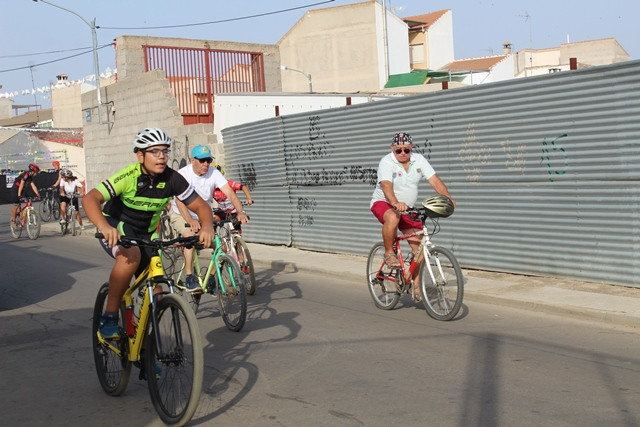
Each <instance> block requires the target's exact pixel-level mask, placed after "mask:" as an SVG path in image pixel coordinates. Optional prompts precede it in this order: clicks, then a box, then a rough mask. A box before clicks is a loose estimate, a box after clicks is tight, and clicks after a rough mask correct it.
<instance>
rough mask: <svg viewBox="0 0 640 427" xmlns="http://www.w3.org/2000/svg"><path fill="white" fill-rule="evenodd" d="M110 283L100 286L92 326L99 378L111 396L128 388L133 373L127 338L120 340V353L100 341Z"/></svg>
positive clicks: (121, 323) (122, 318)
mask: <svg viewBox="0 0 640 427" xmlns="http://www.w3.org/2000/svg"><path fill="white" fill-rule="evenodd" d="M108 292H109V284H108V283H105V284H104V285H102V286H101V287H100V290H99V291H98V296H97V297H96V303H95V305H94V307H93V327H92V328H91V333H92V342H93V359H94V361H95V364H96V373H97V374H98V380H99V381H100V385H101V386H102V389H103V390H104V392H105V393H107V394H108V395H110V396H120V395H121V394H122V393H123V392H124V390H125V389H126V388H127V384H128V383H129V376H130V375H131V362H129V360H128V357H127V355H128V351H127V340H126V338H123V339H121V340H120V341H119V344H120V352H121V354H120V355H117V354H116V353H114V352H113V351H112V350H111V349H110V348H108V347H106V346H104V345H102V344H101V343H100V341H98V329H100V317H102V313H103V312H104V309H105V307H106V305H107V293H108ZM124 318H125V317H124V313H122V312H121V313H120V329H121V331H120V335H121V336H122V337H125V334H124V327H123V322H124Z"/></svg>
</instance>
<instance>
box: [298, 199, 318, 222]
mask: <svg viewBox="0 0 640 427" xmlns="http://www.w3.org/2000/svg"><path fill="white" fill-rule="evenodd" d="M316 206H318V202H317V201H316V199H315V198H311V197H298V205H297V209H298V225H299V226H300V227H308V226H311V225H313V212H314V211H315V210H316Z"/></svg>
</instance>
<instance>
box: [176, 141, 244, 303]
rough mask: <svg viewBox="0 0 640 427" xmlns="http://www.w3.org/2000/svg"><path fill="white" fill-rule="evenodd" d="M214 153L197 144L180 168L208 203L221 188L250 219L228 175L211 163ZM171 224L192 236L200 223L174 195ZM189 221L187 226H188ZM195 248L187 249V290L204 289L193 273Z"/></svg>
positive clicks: (240, 212) (198, 290) (239, 214)
mask: <svg viewBox="0 0 640 427" xmlns="http://www.w3.org/2000/svg"><path fill="white" fill-rule="evenodd" d="M214 159H215V157H213V155H212V154H211V150H209V147H207V146H205V145H196V146H195V147H193V149H192V150H191V163H190V164H188V165H186V166H185V167H183V168H181V169H180V170H179V171H178V172H179V173H180V174H181V175H182V176H184V177H185V178H186V180H187V181H188V182H189V183H190V184H191V185H192V186H193V187H194V188H195V190H196V192H197V193H198V194H199V195H200V197H202V198H203V199H204V200H205V201H206V202H207V203H209V204H211V201H212V200H213V191H214V190H215V189H216V188H219V189H220V191H222V192H223V193H224V194H225V195H226V196H227V197H228V198H229V200H230V201H231V203H232V204H233V206H234V207H235V208H236V210H237V212H238V220H239V221H240V222H241V223H242V224H246V223H247V222H249V218H248V217H247V214H246V213H245V211H244V210H243V209H242V203H241V202H240V200H239V199H238V197H237V196H236V194H235V192H234V191H233V190H232V189H231V187H229V184H227V179H226V178H225V177H224V175H222V174H221V173H220V171H218V170H217V169H216V168H212V167H211V163H212V162H213V160H214ZM169 215H170V218H171V227H172V228H173V229H174V230H175V231H176V232H178V233H180V235H181V236H185V237H186V236H193V235H194V234H196V233H197V232H198V231H199V230H200V227H201V224H200V222H199V220H198V215H196V214H195V212H192V211H190V210H189V209H188V208H187V206H186V205H185V204H184V203H182V202H181V201H179V200H177V198H175V197H174V199H173V201H172V202H171V210H170V212H169ZM187 224H188V226H187ZM193 256H194V251H193V249H184V263H185V266H184V269H185V273H186V274H187V278H186V281H185V285H186V288H187V292H201V291H202V289H201V288H200V285H199V283H198V279H197V278H196V277H195V276H194V275H193Z"/></svg>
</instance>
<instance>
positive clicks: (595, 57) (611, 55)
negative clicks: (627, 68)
mask: <svg viewBox="0 0 640 427" xmlns="http://www.w3.org/2000/svg"><path fill="white" fill-rule="evenodd" d="M515 55H516V58H515V61H514V62H515V69H514V74H515V77H529V76H536V75H539V74H547V73H554V72H558V71H566V70H568V69H569V59H570V58H576V60H577V65H578V68H588V67H593V66H596V65H607V64H615V63H616V62H623V61H628V60H629V59H630V57H629V54H628V53H627V52H626V51H625V50H624V48H623V47H622V46H621V45H620V43H618V41H617V40H616V39H614V38H607V39H599V40H587V41H582V42H573V43H563V44H561V45H560V46H557V47H551V48H546V49H523V50H521V51H519V52H518V53H516V54H515Z"/></svg>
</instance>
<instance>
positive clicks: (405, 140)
mask: <svg viewBox="0 0 640 427" xmlns="http://www.w3.org/2000/svg"><path fill="white" fill-rule="evenodd" d="M391 141H392V142H393V143H392V144H391V145H405V144H413V140H412V139H411V135H409V134H408V133H406V132H398V133H396V134H395V135H393V138H391Z"/></svg>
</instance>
